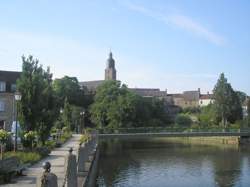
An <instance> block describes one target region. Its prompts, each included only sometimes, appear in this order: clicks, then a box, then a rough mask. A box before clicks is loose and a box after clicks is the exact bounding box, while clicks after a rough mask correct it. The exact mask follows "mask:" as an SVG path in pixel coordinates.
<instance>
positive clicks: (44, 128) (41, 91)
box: [17, 56, 57, 143]
mask: <svg viewBox="0 0 250 187" xmlns="http://www.w3.org/2000/svg"><path fill="white" fill-rule="evenodd" d="M22 61H23V65H22V73H21V77H20V79H19V80H18V81H17V89H18V90H19V91H20V92H21V94H22V99H21V101H20V105H19V109H20V119H21V124H22V127H23V129H24V130H25V131H30V130H32V131H37V132H38V135H39V138H40V140H41V141H42V142H43V143H44V141H45V140H46V139H47V137H48V136H49V131H50V129H51V128H52V124H53V122H54V120H55V119H56V117H57V116H56V112H55V110H56V109H55V103H54V95H53V90H52V74H51V73H50V70H49V68H47V70H46V71H45V70H44V69H43V68H42V65H39V61H38V60H37V59H34V58H33V56H29V57H28V58H26V57H24V56H23V57H22Z"/></svg>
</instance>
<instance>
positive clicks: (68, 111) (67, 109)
mask: <svg viewBox="0 0 250 187" xmlns="http://www.w3.org/2000/svg"><path fill="white" fill-rule="evenodd" d="M62 120H63V124H64V126H65V127H67V128H68V129H70V130H73V129H74V127H73V125H72V124H73V120H72V107H71V105H70V104H69V102H68V99H67V97H66V98H65V101H64V108H63V113H62Z"/></svg>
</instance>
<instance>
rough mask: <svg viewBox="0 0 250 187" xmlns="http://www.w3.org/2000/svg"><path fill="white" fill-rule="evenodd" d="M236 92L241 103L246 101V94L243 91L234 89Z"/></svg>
mask: <svg viewBox="0 0 250 187" xmlns="http://www.w3.org/2000/svg"><path fill="white" fill-rule="evenodd" d="M236 94H237V96H238V98H239V100H240V103H241V105H243V103H244V102H245V101H246V99H247V94H246V93H244V92H241V91H236Z"/></svg>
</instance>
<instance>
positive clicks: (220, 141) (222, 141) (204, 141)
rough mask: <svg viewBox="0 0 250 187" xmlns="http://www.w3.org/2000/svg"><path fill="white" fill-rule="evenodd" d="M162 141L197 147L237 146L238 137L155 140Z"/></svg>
mask: <svg viewBox="0 0 250 187" xmlns="http://www.w3.org/2000/svg"><path fill="white" fill-rule="evenodd" d="M155 139H156V140H157V139H160V140H162V141H168V142H180V143H190V144H197V145H198V144H199V145H216V146H221V145H223V146H225V145H229V146H231V145H234V146H235V145H239V143H240V137H235V136H228V137H225V136H215V137H213V136H212V137H168V138H155Z"/></svg>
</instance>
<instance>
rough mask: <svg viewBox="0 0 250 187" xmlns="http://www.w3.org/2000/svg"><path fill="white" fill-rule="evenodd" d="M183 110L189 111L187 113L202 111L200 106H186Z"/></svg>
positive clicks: (184, 111)
mask: <svg viewBox="0 0 250 187" xmlns="http://www.w3.org/2000/svg"><path fill="white" fill-rule="evenodd" d="M182 112H183V113H187V114H198V113H200V112H201V111H200V108H199V107H186V108H184V109H183V111H182Z"/></svg>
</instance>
